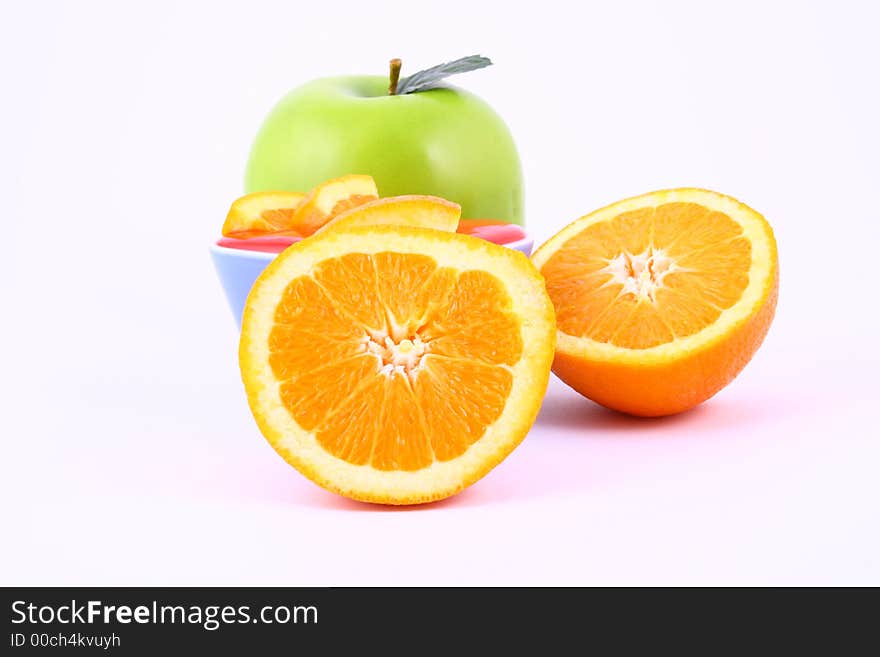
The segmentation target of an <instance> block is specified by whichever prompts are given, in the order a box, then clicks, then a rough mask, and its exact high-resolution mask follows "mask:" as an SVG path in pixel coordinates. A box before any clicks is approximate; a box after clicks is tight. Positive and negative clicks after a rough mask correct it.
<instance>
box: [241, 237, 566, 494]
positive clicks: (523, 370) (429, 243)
mask: <svg viewBox="0 0 880 657" xmlns="http://www.w3.org/2000/svg"><path fill="white" fill-rule="evenodd" d="M554 340H555V324H554V318H553V308H552V305H551V303H550V299H549V298H548V296H547V293H546V291H545V289H544V284H543V280H542V279H541V277H540V276H539V274H538V272H537V271H536V270H535V268H534V267H533V266H532V264H531V263H530V262H529V260H528V259H527V258H525V257H524V256H522V254H519V253H517V252H515V251H513V250H510V249H506V248H504V247H501V246H497V245H494V244H490V243H489V242H486V241H484V240H480V239H477V238H473V237H469V236H465V235H458V234H456V233H449V232H441V231H437V230H430V229H423V228H412V227H402V226H388V225H379V226H363V227H355V228H350V229H347V230H332V231H326V232H321V233H319V234H317V235H314V236H312V237H310V238H309V239H306V240H303V241H302V242H299V243H297V244H294V245H293V246H291V247H290V248H288V249H287V250H285V251H284V252H283V253H281V254H280V255H279V256H278V257H277V258H276V259H275V260H274V261H273V262H272V263H271V264H270V265H269V267H267V269H266V270H265V271H264V273H263V274H262V275H261V276H260V277H259V279H258V280H257V282H256V283H255V285H254V287H253V289H252V291H251V293H250V296H249V297H248V301H247V305H246V307H245V312H244V318H243V322H242V333H241V343H240V350H239V356H240V364H241V372H242V379H243V381H244V385H245V389H246V391H247V396H248V402H249V404H250V407H251V410H252V412H253V415H254V418H255V419H256V421H257V424H258V425H259V427H260V429H261V431H262V433H263V434H264V435H265V436H266V438H267V439H268V440H269V442H270V443H271V444H272V446H273V447H274V448H275V449H276V451H277V452H278V453H279V454H280V455H281V456H283V457H284V458H285V459H286V460H287V461H288V462H289V463H291V464H292V465H293V466H294V467H295V468H297V469H298V470H299V471H300V472H302V473H303V474H304V475H306V476H307V477H309V478H310V479H312V480H313V481H315V482H316V483H318V484H320V485H321V486H324V487H325V488H328V489H329V490H332V491H335V492H337V493H339V494H341V495H345V496H347V497H351V498H354V499H358V500H364V501H369V502H380V503H387V504H414V503H420V502H429V501H432V500H437V499H441V498H444V497H447V496H449V495H452V494H454V493H456V492H458V491H460V490H462V489H463V488H465V487H466V486H468V485H469V484H471V483H473V482H474V481H476V480H477V479H479V478H480V477H482V476H483V475H484V474H486V473H487V472H488V471H489V470H490V469H491V468H492V467H494V466H495V465H496V464H498V463H499V462H500V461H501V460H502V459H503V458H504V457H505V456H507V454H509V453H510V451H511V450H513V448H514V447H516V445H517V444H519V442H520V441H521V440H522V439H523V437H524V436H525V435H526V433H527V432H528V430H529V427H530V426H531V424H532V422H533V421H534V419H535V417H536V415H537V413H538V408H539V407H540V403H541V399H542V397H543V394H544V391H545V389H546V386H547V380H548V377H549V373H550V364H551V361H552V358H553V344H554Z"/></svg>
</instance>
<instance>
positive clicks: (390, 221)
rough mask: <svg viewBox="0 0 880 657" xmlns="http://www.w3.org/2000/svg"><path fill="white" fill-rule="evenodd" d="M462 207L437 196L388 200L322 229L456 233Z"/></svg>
mask: <svg viewBox="0 0 880 657" xmlns="http://www.w3.org/2000/svg"><path fill="white" fill-rule="evenodd" d="M460 217H461V206H460V205H459V204H458V203H453V202H452V201H447V200H446V199H443V198H438V197H436V196H415V195H413V196H389V197H386V198H380V199H378V200H376V201H370V202H369V203H364V204H363V205H359V206H357V207H355V208H352V209H350V210H346V211H345V212H343V213H342V214H339V215H336V216H335V217H333V218H332V219H331V220H330V221H328V222H327V223H326V224H324V226H323V227H322V228H321V229H320V230H322V231H324V230H331V229H333V230H338V229H347V228H352V227H354V226H380V225H392V226H413V227H416V228H433V229H434V230H443V231H446V232H449V233H454V232H455V229H456V228H457V227H458V220H459V218H460Z"/></svg>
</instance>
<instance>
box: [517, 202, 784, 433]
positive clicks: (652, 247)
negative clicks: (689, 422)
mask: <svg viewBox="0 0 880 657" xmlns="http://www.w3.org/2000/svg"><path fill="white" fill-rule="evenodd" d="M532 259H533V262H534V263H535V265H536V266H537V267H538V269H539V270H540V271H541V273H542V274H543V276H544V278H545V279H546V281H547V291H548V293H549V294H550V298H551V299H552V300H553V304H554V307H555V308H556V316H557V324H558V331H559V335H558V338H559V340H558V347H557V354H556V359H555V363H554V371H555V372H556V373H557V374H558V375H559V377H560V378H561V379H563V380H564V381H565V382H566V383H568V384H569V385H571V386H572V387H573V388H575V389H576V390H578V391H579V392H581V393H582V394H583V395H585V396H587V397H589V398H590V399H593V400H594V401H597V402H599V403H600V404H604V405H605V406H608V407H610V408H614V409H617V410H621V411H625V412H628V413H632V414H635V415H646V416H653V415H667V414H670V413H676V412H679V411H683V410H687V409H689V408H692V407H693V406H696V405H697V404H699V403H700V402H702V401H704V400H706V399H708V398H709V397H711V396H712V395H714V394H715V393H716V392H718V391H719V390H720V389H721V388H723V387H724V386H725V385H727V384H728V383H729V382H730V381H731V380H732V379H733V378H734V377H735V376H736V375H737V374H738V373H739V372H740V370H741V369H742V368H743V367H744V366H745V364H746V363H747V362H748V361H749V360H750V359H751V357H752V355H753V354H754V353H755V351H756V350H757V349H758V346H759V345H760V344H761V342H762V340H763V338H764V336H765V334H766V333H767V329H768V328H769V325H770V322H771V320H772V318H773V314H774V310H775V307H776V297H777V289H778V266H777V254H776V242H775V239H774V237H773V231H772V230H771V228H770V226H769V225H768V224H767V222H766V220H765V219H764V218H763V217H762V216H761V215H760V214H758V213H757V212H755V211H754V210H752V209H751V208H749V207H748V206H746V205H744V204H742V203H740V202H739V201H737V200H735V199H733V198H730V197H729V196H724V195H722V194H718V193H716V192H711V191H707V190H701V189H674V190H667V191H660V192H653V193H650V194H645V195H644V196H639V197H636V198H631V199H627V200H624V201H620V202H618V203H615V204H613V205H610V206H608V207H606V208H602V209H601V210H598V211H596V212H593V213H592V214H589V215H586V216H585V217H582V218H580V219H578V220H577V221H575V222H574V223H572V224H571V225H569V226H567V227H566V228H564V229H563V230H562V231H560V232H559V233H558V234H557V235H555V236H554V237H553V238H551V239H550V240H549V241H548V242H547V243H546V244H544V245H543V246H542V247H541V248H539V249H538V250H537V251H536V252H535V254H534V255H533V256H532Z"/></svg>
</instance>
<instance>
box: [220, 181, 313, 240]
mask: <svg viewBox="0 0 880 657" xmlns="http://www.w3.org/2000/svg"><path fill="white" fill-rule="evenodd" d="M305 197H306V195H305V194H303V193H302V192H253V193H252V194H247V195H245V196H242V197H241V198H239V199H236V200H235V202H234V203H233V204H232V207H231V208H229V214H227V215H226V221H225V222H224V223H223V235H224V237H237V238H239V239H247V238H248V237H254V236H257V235H265V234H266V233H277V232H280V231H290V230H293V227H294V225H293V216H294V212H295V211H296V208H297V207H298V206H299V204H300V203H301V202H302V201H303V199H304V198H305Z"/></svg>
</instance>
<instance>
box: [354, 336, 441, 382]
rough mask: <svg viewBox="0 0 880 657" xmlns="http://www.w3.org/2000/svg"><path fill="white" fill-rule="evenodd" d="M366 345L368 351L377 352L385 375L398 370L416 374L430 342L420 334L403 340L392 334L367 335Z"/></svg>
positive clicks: (412, 374) (401, 372)
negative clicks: (396, 338) (424, 339)
mask: <svg viewBox="0 0 880 657" xmlns="http://www.w3.org/2000/svg"><path fill="white" fill-rule="evenodd" d="M364 345H365V350H366V351H367V353H371V354H375V355H376V356H378V357H379V358H380V359H381V360H382V369H381V372H382V373H383V374H385V375H390V374H391V373H392V372H397V373H399V374H406V375H409V376H414V375H415V374H416V373H417V371H418V368H419V366H420V365H421V362H422V356H423V355H424V354H425V352H427V351H428V343H427V342H425V341H423V340H422V338H421V336H419V335H418V334H415V335H413V336H412V338H404V339H402V340H395V339H394V338H392V337H391V336H390V335H385V336H379V335H373V336H367V337H366V338H365V341H364Z"/></svg>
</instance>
